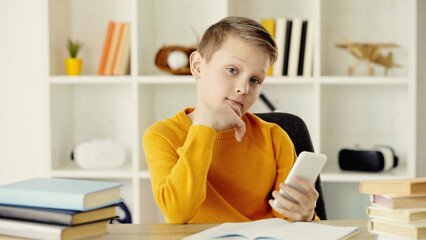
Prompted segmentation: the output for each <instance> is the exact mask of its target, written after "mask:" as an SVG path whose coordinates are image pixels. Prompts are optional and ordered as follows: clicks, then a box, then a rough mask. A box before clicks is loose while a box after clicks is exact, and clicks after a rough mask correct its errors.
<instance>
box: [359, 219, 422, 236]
mask: <svg viewBox="0 0 426 240" xmlns="http://www.w3.org/2000/svg"><path fill="white" fill-rule="evenodd" d="M367 227H368V231H370V232H371V233H375V234H383V235H394V236H398V237H405V238H409V239H419V238H426V222H422V223H418V224H407V223H398V222H394V221H386V220H382V219H375V218H372V219H369V220H368V225H367Z"/></svg>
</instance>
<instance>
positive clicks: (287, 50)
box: [282, 20, 293, 76]
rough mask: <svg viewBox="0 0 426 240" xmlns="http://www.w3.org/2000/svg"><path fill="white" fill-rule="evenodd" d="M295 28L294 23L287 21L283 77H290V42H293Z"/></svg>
mask: <svg viewBox="0 0 426 240" xmlns="http://www.w3.org/2000/svg"><path fill="white" fill-rule="evenodd" d="M292 27H293V21H292V20H287V26H286V32H285V40H284V43H285V44H284V60H283V74H282V75H283V76H287V75H288V61H289V56H290V40H291V32H292Z"/></svg>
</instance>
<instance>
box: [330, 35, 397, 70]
mask: <svg viewBox="0 0 426 240" xmlns="http://www.w3.org/2000/svg"><path fill="white" fill-rule="evenodd" d="M342 39H343V42H344V44H336V47H338V48H344V49H347V50H348V51H349V52H350V53H351V54H352V55H354V56H355V57H356V58H357V61H356V63H355V65H354V66H352V67H349V69H348V74H349V75H350V76H351V75H353V73H354V71H355V68H356V67H357V66H358V65H359V63H360V62H361V61H365V62H366V64H367V68H368V74H369V75H370V76H373V75H374V69H373V68H372V67H371V65H370V63H376V64H378V65H381V66H383V67H385V75H386V76H387V75H388V70H389V68H392V67H401V65H398V64H395V63H393V55H392V53H391V52H390V53H388V55H387V56H386V57H384V56H383V55H381V54H380V51H381V50H382V49H383V48H395V47H399V46H398V45H396V44H393V43H353V42H351V41H349V40H348V39H347V38H345V37H343V38H342Z"/></svg>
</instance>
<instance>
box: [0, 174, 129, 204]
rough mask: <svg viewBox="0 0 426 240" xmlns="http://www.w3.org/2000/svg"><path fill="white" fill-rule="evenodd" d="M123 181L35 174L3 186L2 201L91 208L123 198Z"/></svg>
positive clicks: (0, 187)
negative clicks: (44, 176)
mask: <svg viewBox="0 0 426 240" xmlns="http://www.w3.org/2000/svg"><path fill="white" fill-rule="evenodd" d="M122 185H123V184H121V183H112V182H100V181H88V180H76V179H61V178H33V179H28V180H24V181H20V182H16V183H11V184H7V185H3V186H0V204H8V205H14V206H27V207H41V208H56V209H67V210H75V211H88V210H93V209H97V208H101V207H105V206H109V205H112V204H117V203H119V202H121V201H122V200H121V197H120V187H121V186H122Z"/></svg>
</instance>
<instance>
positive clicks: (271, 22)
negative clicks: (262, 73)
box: [260, 18, 275, 76]
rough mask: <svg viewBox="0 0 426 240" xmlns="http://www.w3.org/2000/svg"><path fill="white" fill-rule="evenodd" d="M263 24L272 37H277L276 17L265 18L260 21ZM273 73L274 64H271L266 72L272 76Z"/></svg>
mask: <svg viewBox="0 0 426 240" xmlns="http://www.w3.org/2000/svg"><path fill="white" fill-rule="evenodd" d="M260 23H261V24H262V26H263V27H264V28H265V29H266V30H268V32H269V33H270V34H271V36H272V37H274V38H275V19H273V18H264V19H262V20H261V21H260ZM272 74H273V66H270V67H269V68H268V72H267V73H266V75H267V76H272Z"/></svg>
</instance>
